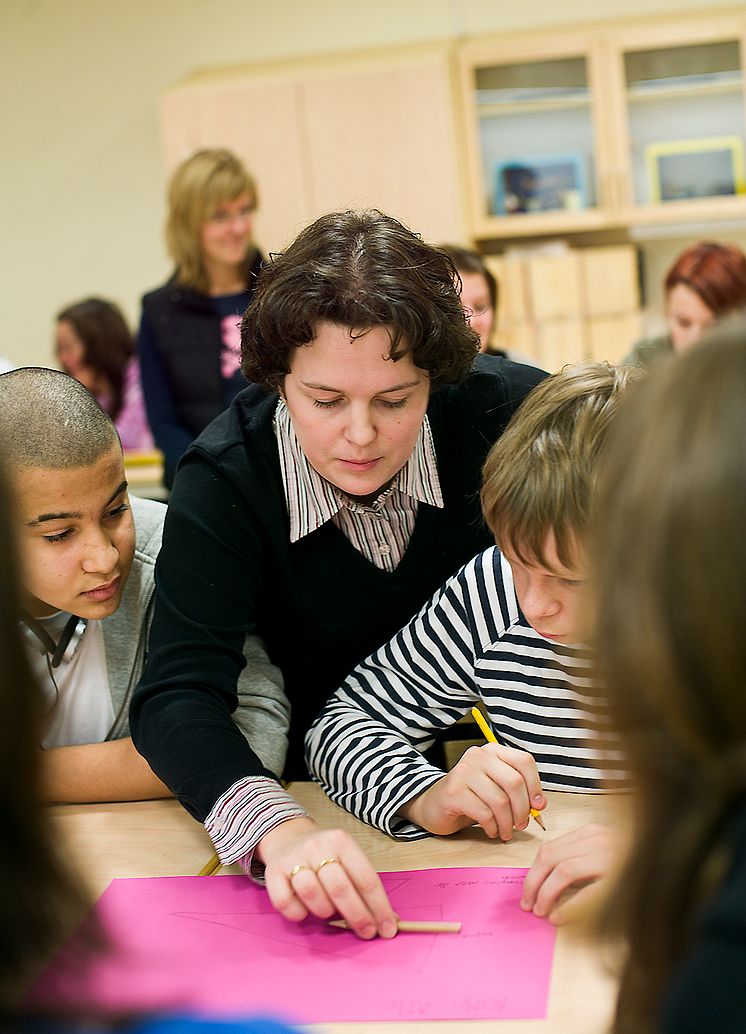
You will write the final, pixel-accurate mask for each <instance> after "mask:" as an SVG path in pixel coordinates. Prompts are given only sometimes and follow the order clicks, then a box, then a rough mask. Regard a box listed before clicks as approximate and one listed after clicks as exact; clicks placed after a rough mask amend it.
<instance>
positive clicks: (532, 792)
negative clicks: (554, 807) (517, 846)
mask: <svg viewBox="0 0 746 1034" xmlns="http://www.w3.org/2000/svg"><path fill="white" fill-rule="evenodd" d="M545 807H546V799H545V798H544V795H543V794H542V792H541V781H540V779H539V773H538V772H537V770H536V762H535V761H534V759H533V758H532V757H531V755H530V754H529V753H527V752H526V751H524V750H514V749H513V748H512V747H503V746H502V745H500V744H497V743H486V744H485V745H484V746H482V747H469V749H468V750H467V751H465V752H464V754H463V756H462V757H461V760H460V761H459V762H458V764H457V765H455V766H454V767H453V768H452V769H451V771H450V772H448V773H447V775H444V776H443V778H442V779H439V780H438V782H437V783H433V785H432V786H429V787H428V788H427V790H425V791H424V792H423V793H421V794H420V795H419V796H418V797H415V798H414V799H413V800H411V801H408V802H407V803H406V804H405V805H403V806H402V807H401V808H400V809H399V814H400V815H402V816H403V817H404V818H406V819H409V820H410V821H411V822H414V823H416V824H417V825H418V826H422V828H423V829H427V830H429V832H430V833H437V834H439V835H445V834H448V833H455V832H456V831H457V830H459V829H463V828H464V827H465V826H470V825H473V824H474V823H476V824H477V825H479V826H481V827H482V829H483V830H484V831H485V833H486V834H487V836H488V837H492V838H495V837H500V839H501V840H510V838H511V837H512V835H513V830H514V829H525V828H526V826H527V825H528V821H529V811H530V809H531V808H537V809H539V810H541V809H542V808H545Z"/></svg>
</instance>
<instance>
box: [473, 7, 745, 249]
mask: <svg viewBox="0 0 746 1034" xmlns="http://www.w3.org/2000/svg"><path fill="white" fill-rule="evenodd" d="M745 55H746V11H744V10H743V9H738V10H736V9H731V10H730V11H720V12H717V11H715V12H707V13H703V14H701V15H697V16H688V17H668V18H666V19H665V20H662V19H658V20H655V19H650V20H645V21H637V22H630V23H603V24H598V25H595V26H590V27H589V28H587V29H584V30H583V31H582V32H571V31H562V32H557V33H553V34H551V35H546V34H541V33H539V34H535V33H532V34H530V35H528V34H526V35H515V36H507V37H506V36H498V37H494V38H492V39H480V40H478V41H468V42H465V43H464V44H462V45H461V47H460V48H459V64H460V70H461V76H460V89H461V102H462V106H463V115H464V133H465V136H466V140H467V147H466V162H467V189H468V209H469V227H470V231H471V235H472V236H473V237H474V238H475V239H477V240H483V241H487V240H505V239H509V238H530V237H536V236H541V237H547V236H550V237H551V236H558V235H562V236H567V235H568V234H586V235H587V234H594V233H601V232H605V233H608V232H609V231H617V232H619V231H622V232H623V231H626V230H628V229H630V228H631V227H635V226H656V225H665V224H668V225H675V224H686V223H695V222H697V223H703V222H705V223H717V222H723V221H727V220H730V219H733V218H741V219H743V218H744V217H746V182H744V176H743V150H744V142H745V141H746V77H745V76H744V63H745V61H746V57H745Z"/></svg>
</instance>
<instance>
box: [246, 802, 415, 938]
mask: <svg viewBox="0 0 746 1034" xmlns="http://www.w3.org/2000/svg"><path fill="white" fill-rule="evenodd" d="M257 854H258V856H259V858H260V859H261V860H262V861H263V862H264V864H265V866H266V872H265V879H266V883H267V892H268V894H269V897H270V901H271V902H272V904H273V905H274V907H275V908H276V909H277V911H278V912H281V913H282V915H284V916H285V918H286V919H291V920H293V921H294V922H300V921H301V920H302V919H305V918H306V916H307V915H309V914H311V915H314V916H318V917H319V919H331V918H332V917H333V916H337V915H339V916H341V918H342V919H346V920H347V922H348V924H349V926H350V927H351V929H353V930H354V931H355V933H356V934H357V935H358V937H362V938H364V939H365V940H369V939H370V938H372V937H375V936H376V935H379V936H381V937H394V936H395V934H396V932H397V925H396V924H397V916H396V913H395V912H394V910H393V909H392V907H391V905H390V903H389V900H388V898H387V897H386V891H385V890H384V889H383V884H382V883H381V880H380V877H379V876H378V873H377V872H376V871H375V869H373V867H372V866H371V864H370V862H369V861H368V859H367V857H366V856H365V854H364V852H363V851H361V849H360V848H359V847H358V845H357V844H356V843H355V841H354V840H353V839H352V837H351V836H350V835H349V833H344V832H343V831H342V830H341V829H321V828H320V827H319V826H317V825H316V823H315V822H313V821H312V820H311V819H307V818H298V819H288V820H287V821H286V822H282V823H281V824H280V825H279V826H276V827H275V828H274V829H273V830H270V832H269V833H267V834H266V836H264V837H263V838H262V840H261V842H260V844H259V846H258V848H257Z"/></svg>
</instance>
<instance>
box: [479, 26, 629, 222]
mask: <svg viewBox="0 0 746 1034" xmlns="http://www.w3.org/2000/svg"><path fill="white" fill-rule="evenodd" d="M602 65H603V60H602V57H601V55H600V52H599V43H598V42H597V41H596V40H595V39H593V40H591V39H590V38H586V37H584V36H577V37H564V38H563V40H562V42H561V45H558V44H557V43H556V42H550V41H549V40H542V39H536V38H534V39H532V41H531V43H530V45H529V44H525V43H521V42H516V41H514V40H513V41H506V40H504V39H502V40H501V39H497V40H495V41H494V42H493V43H481V44H479V45H473V44H472V45H469V44H467V45H465V46H464V47H463V48H462V51H461V66H462V102H463V106H464V116H465V133H466V137H467V160H468V165H469V173H470V198H471V206H470V214H471V220H472V231H473V235H474V236H475V237H478V238H489V237H493V238H494V237H508V236H511V237H513V236H516V237H521V236H531V235H538V234H552V233H561V232H563V230H565V229H583V228H584V229H593V228H601V227H602V226H604V225H606V223H607V221H608V214H609V212H608V210H610V209H612V208H613V206H614V198H613V197H612V196H611V195H610V194H608V195H607V191H606V185H605V184H606V178H607V175H606V174H607V171H608V170H609V168H610V167H611V165H612V164H613V146H612V143H611V139H610V131H609V127H608V126H607V124H606V121H605V120H604V119H603V117H602V115H601V111H602V109H601V107H600V106H599V104H600V102H599V88H600V85H601V83H600V75H601V74H602V68H601V66H602Z"/></svg>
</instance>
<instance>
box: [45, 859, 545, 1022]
mask: <svg viewBox="0 0 746 1034" xmlns="http://www.w3.org/2000/svg"><path fill="white" fill-rule="evenodd" d="M526 871H527V870H526V869H498V868H479V869H424V870H417V871H411V872H395V873H382V874H381V878H382V880H383V884H384V886H385V887H386V890H387V893H388V895H389V898H390V900H391V902H392V904H393V906H394V908H395V909H396V911H397V912H398V913H399V914H400V915H401V917H402V918H403V919H428V920H439V919H440V920H448V921H460V922H461V923H462V929H461V933H460V934H456V935H449V936H445V935H442V934H422V933H417V934H404V933H402V934H399V935H398V936H397V937H395V938H394V939H393V940H390V941H384V940H381V939H376V940H373V941H361V940H359V939H358V938H357V937H355V935H354V934H353V933H351V932H349V931H345V930H339V929H335V928H333V927H330V926H328V925H327V924H325V923H323V922H321V921H316V920H306V922H304V923H301V924H295V923H290V922H287V921H286V920H285V919H283V918H282V917H281V916H279V915H278V914H277V913H276V912H275V911H274V910H273V908H272V906H271V905H270V903H269V899H268V898H267V894H266V892H265V891H264V890H263V889H262V888H261V887H257V886H256V885H255V884H253V883H252V882H251V881H250V880H248V879H246V878H245V877H244V876H215V877H197V876H173V877H162V878H157V879H128V880H113V881H112V883H111V884H109V886H108V887H107V889H106V890H105V891H104V893H103V895H102V896H101V898H100V899H99V901H98V903H97V905H96V907H95V910H94V916H95V917H96V918H97V920H98V922H99V923H100V924H101V925H102V926H103V928H104V929H105V931H106V933H107V934H108V937H109V940H110V943H111V947H110V949H109V951H107V952H105V953H102V954H98V955H96V956H94V957H92V958H91V959H90V960H89V961H88V962H87V963H86V964H83V963H82V961H81V960H82V955H81V945H82V944H83V943H84V941H85V934H86V924H84V925H83V927H82V928H81V930H80V931H78V933H77V934H76V935H75V936H74V937H73V938H72V939H71V940H70V941H69V942H68V944H67V945H66V946H65V947H64V948H63V950H62V951H61V952H60V954H59V955H58V956H57V957H56V958H55V959H54V960H53V961H52V963H51V964H50V966H49V967H48V968H47V969H46V970H45V972H44V973H43V974H42V975H41V977H40V979H39V980H38V981H37V983H36V985H35V986H34V988H33V989H32V992H31V995H30V1002H31V1003H34V1004H38V1005H50V1004H53V1005H55V1006H56V1007H58V1008H59V1007H61V1006H73V1007H74V1006H75V1003H76V1002H81V1001H84V1002H87V1003H89V1004H90V1003H93V1004H95V1005H98V1006H99V1007H100V1008H102V1009H104V1010H107V1011H108V1010H111V1011H116V1012H119V1013H121V1012H123V1011H129V1010H135V1011H148V1010H155V1009H191V1010H202V1011H209V1012H211V1013H213V1014H215V1015H229V1014H236V1013H247V1012H252V1013H258V1012H263V1013H267V1012H270V1013H274V1014H276V1015H281V1016H283V1017H285V1018H287V1019H289V1020H292V1021H294V1022H298V1023H324V1022H334V1021H366V1020H370V1021H372V1020H415V1019H422V1020H449V1019H451V1020H455V1019H464V1020H470V1019H509V1018H511V1019H523V1018H536V1017H543V1016H545V1015H546V1006H547V996H548V991H549V977H550V973H551V965H552V956H553V951H554V935H555V931H554V927H553V926H552V925H551V924H550V923H548V922H546V921H545V920H542V919H537V918H536V917H535V916H533V915H531V914H527V913H525V912H523V911H522V909H521V908H520V905H519V901H520V895H521V885H522V883H523V878H524V876H525V874H526Z"/></svg>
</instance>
